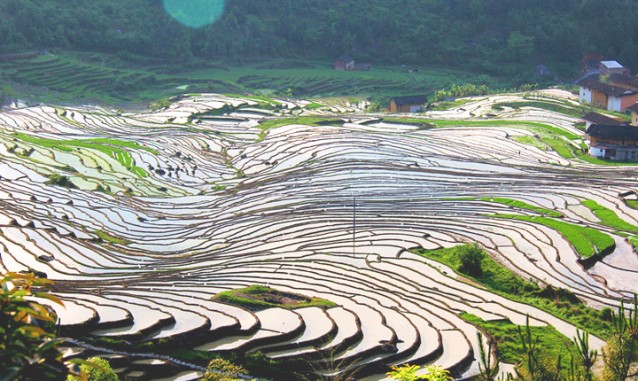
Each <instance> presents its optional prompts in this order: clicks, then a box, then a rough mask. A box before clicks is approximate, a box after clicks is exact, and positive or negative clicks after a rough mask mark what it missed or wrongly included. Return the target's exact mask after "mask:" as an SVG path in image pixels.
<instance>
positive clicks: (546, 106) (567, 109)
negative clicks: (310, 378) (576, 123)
mask: <svg viewBox="0 0 638 381" xmlns="http://www.w3.org/2000/svg"><path fill="white" fill-rule="evenodd" d="M498 107H501V108H502V107H510V108H513V109H519V108H521V107H534V108H540V109H543V110H548V111H554V112H557V113H559V114H564V115H569V116H573V117H576V118H580V117H581V116H582V115H583V114H584V113H585V112H586V111H585V110H586V109H585V108H582V107H581V108H579V107H576V106H572V105H568V104H565V103H562V104H560V103H558V102H553V101H540V100H533V101H528V100H526V101H518V102H499V103H495V104H494V105H493V106H492V108H494V109H497V110H498Z"/></svg>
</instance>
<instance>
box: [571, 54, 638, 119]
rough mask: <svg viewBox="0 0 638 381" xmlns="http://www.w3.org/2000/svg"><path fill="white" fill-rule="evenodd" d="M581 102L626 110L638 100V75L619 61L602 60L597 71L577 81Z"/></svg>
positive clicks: (610, 108) (614, 109) (612, 109)
mask: <svg viewBox="0 0 638 381" xmlns="http://www.w3.org/2000/svg"><path fill="white" fill-rule="evenodd" d="M576 83H577V84H578V85H579V86H580V94H579V99H580V102H581V103H584V104H590V105H592V106H594V107H601V108H605V109H607V110H609V111H618V112H624V111H625V110H626V109H627V107H629V106H631V105H633V104H635V103H636V102H638V77H632V76H631V74H630V72H629V70H628V69H627V68H625V67H624V66H622V65H621V64H619V63H618V62H617V61H601V62H600V65H599V69H598V70H597V71H594V72H591V73H589V74H587V75H586V76H585V77H583V78H581V79H580V80H579V81H578V82H576Z"/></svg>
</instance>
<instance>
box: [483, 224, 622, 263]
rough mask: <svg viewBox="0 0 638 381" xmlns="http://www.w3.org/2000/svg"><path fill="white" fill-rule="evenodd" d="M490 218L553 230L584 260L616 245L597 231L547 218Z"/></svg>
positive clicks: (608, 237)
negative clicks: (509, 220) (521, 222)
mask: <svg viewBox="0 0 638 381" xmlns="http://www.w3.org/2000/svg"><path fill="white" fill-rule="evenodd" d="M490 217H496V218H507V219H511V220H519V221H526V222H532V223H536V224H541V225H544V226H547V227H549V228H552V229H554V230H556V231H558V232H559V233H560V234H561V235H562V236H563V237H564V238H565V239H566V240H567V241H569V243H570V244H571V245H572V246H573V247H574V249H575V250H576V252H577V253H578V254H579V255H580V256H581V257H583V258H589V257H591V256H592V255H594V254H597V253H599V252H604V251H605V250H608V249H609V248H611V247H613V246H614V245H615V242H614V239H613V238H611V237H610V236H609V235H607V234H605V233H603V232H600V231H598V230H596V229H593V228H588V227H585V226H579V225H574V224H570V223H568V222H563V221H557V220H554V219H551V218H547V217H536V216H522V215H515V214H492V215H490Z"/></svg>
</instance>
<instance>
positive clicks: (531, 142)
mask: <svg viewBox="0 0 638 381" xmlns="http://www.w3.org/2000/svg"><path fill="white" fill-rule="evenodd" d="M512 140H514V141H515V142H519V143H521V144H526V145H528V146H534V147H536V148H538V149H540V150H542V151H545V150H546V149H547V145H546V144H545V143H543V142H541V141H540V140H539V139H536V138H535V137H533V136H527V135H525V136H514V137H512Z"/></svg>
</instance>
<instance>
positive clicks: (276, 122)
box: [258, 116, 344, 141]
mask: <svg viewBox="0 0 638 381" xmlns="http://www.w3.org/2000/svg"><path fill="white" fill-rule="evenodd" d="M343 123H344V121H343V120H342V119H336V118H324V117H320V116H299V117H292V118H278V119H268V120H265V121H263V122H261V123H260V124H259V126H258V127H259V129H260V130H261V133H260V134H259V138H258V140H259V141H262V140H264V139H265V138H266V134H267V133H268V130H270V129H271V128H277V127H282V126H289V125H291V124H303V125H306V126H341V125H343Z"/></svg>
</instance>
